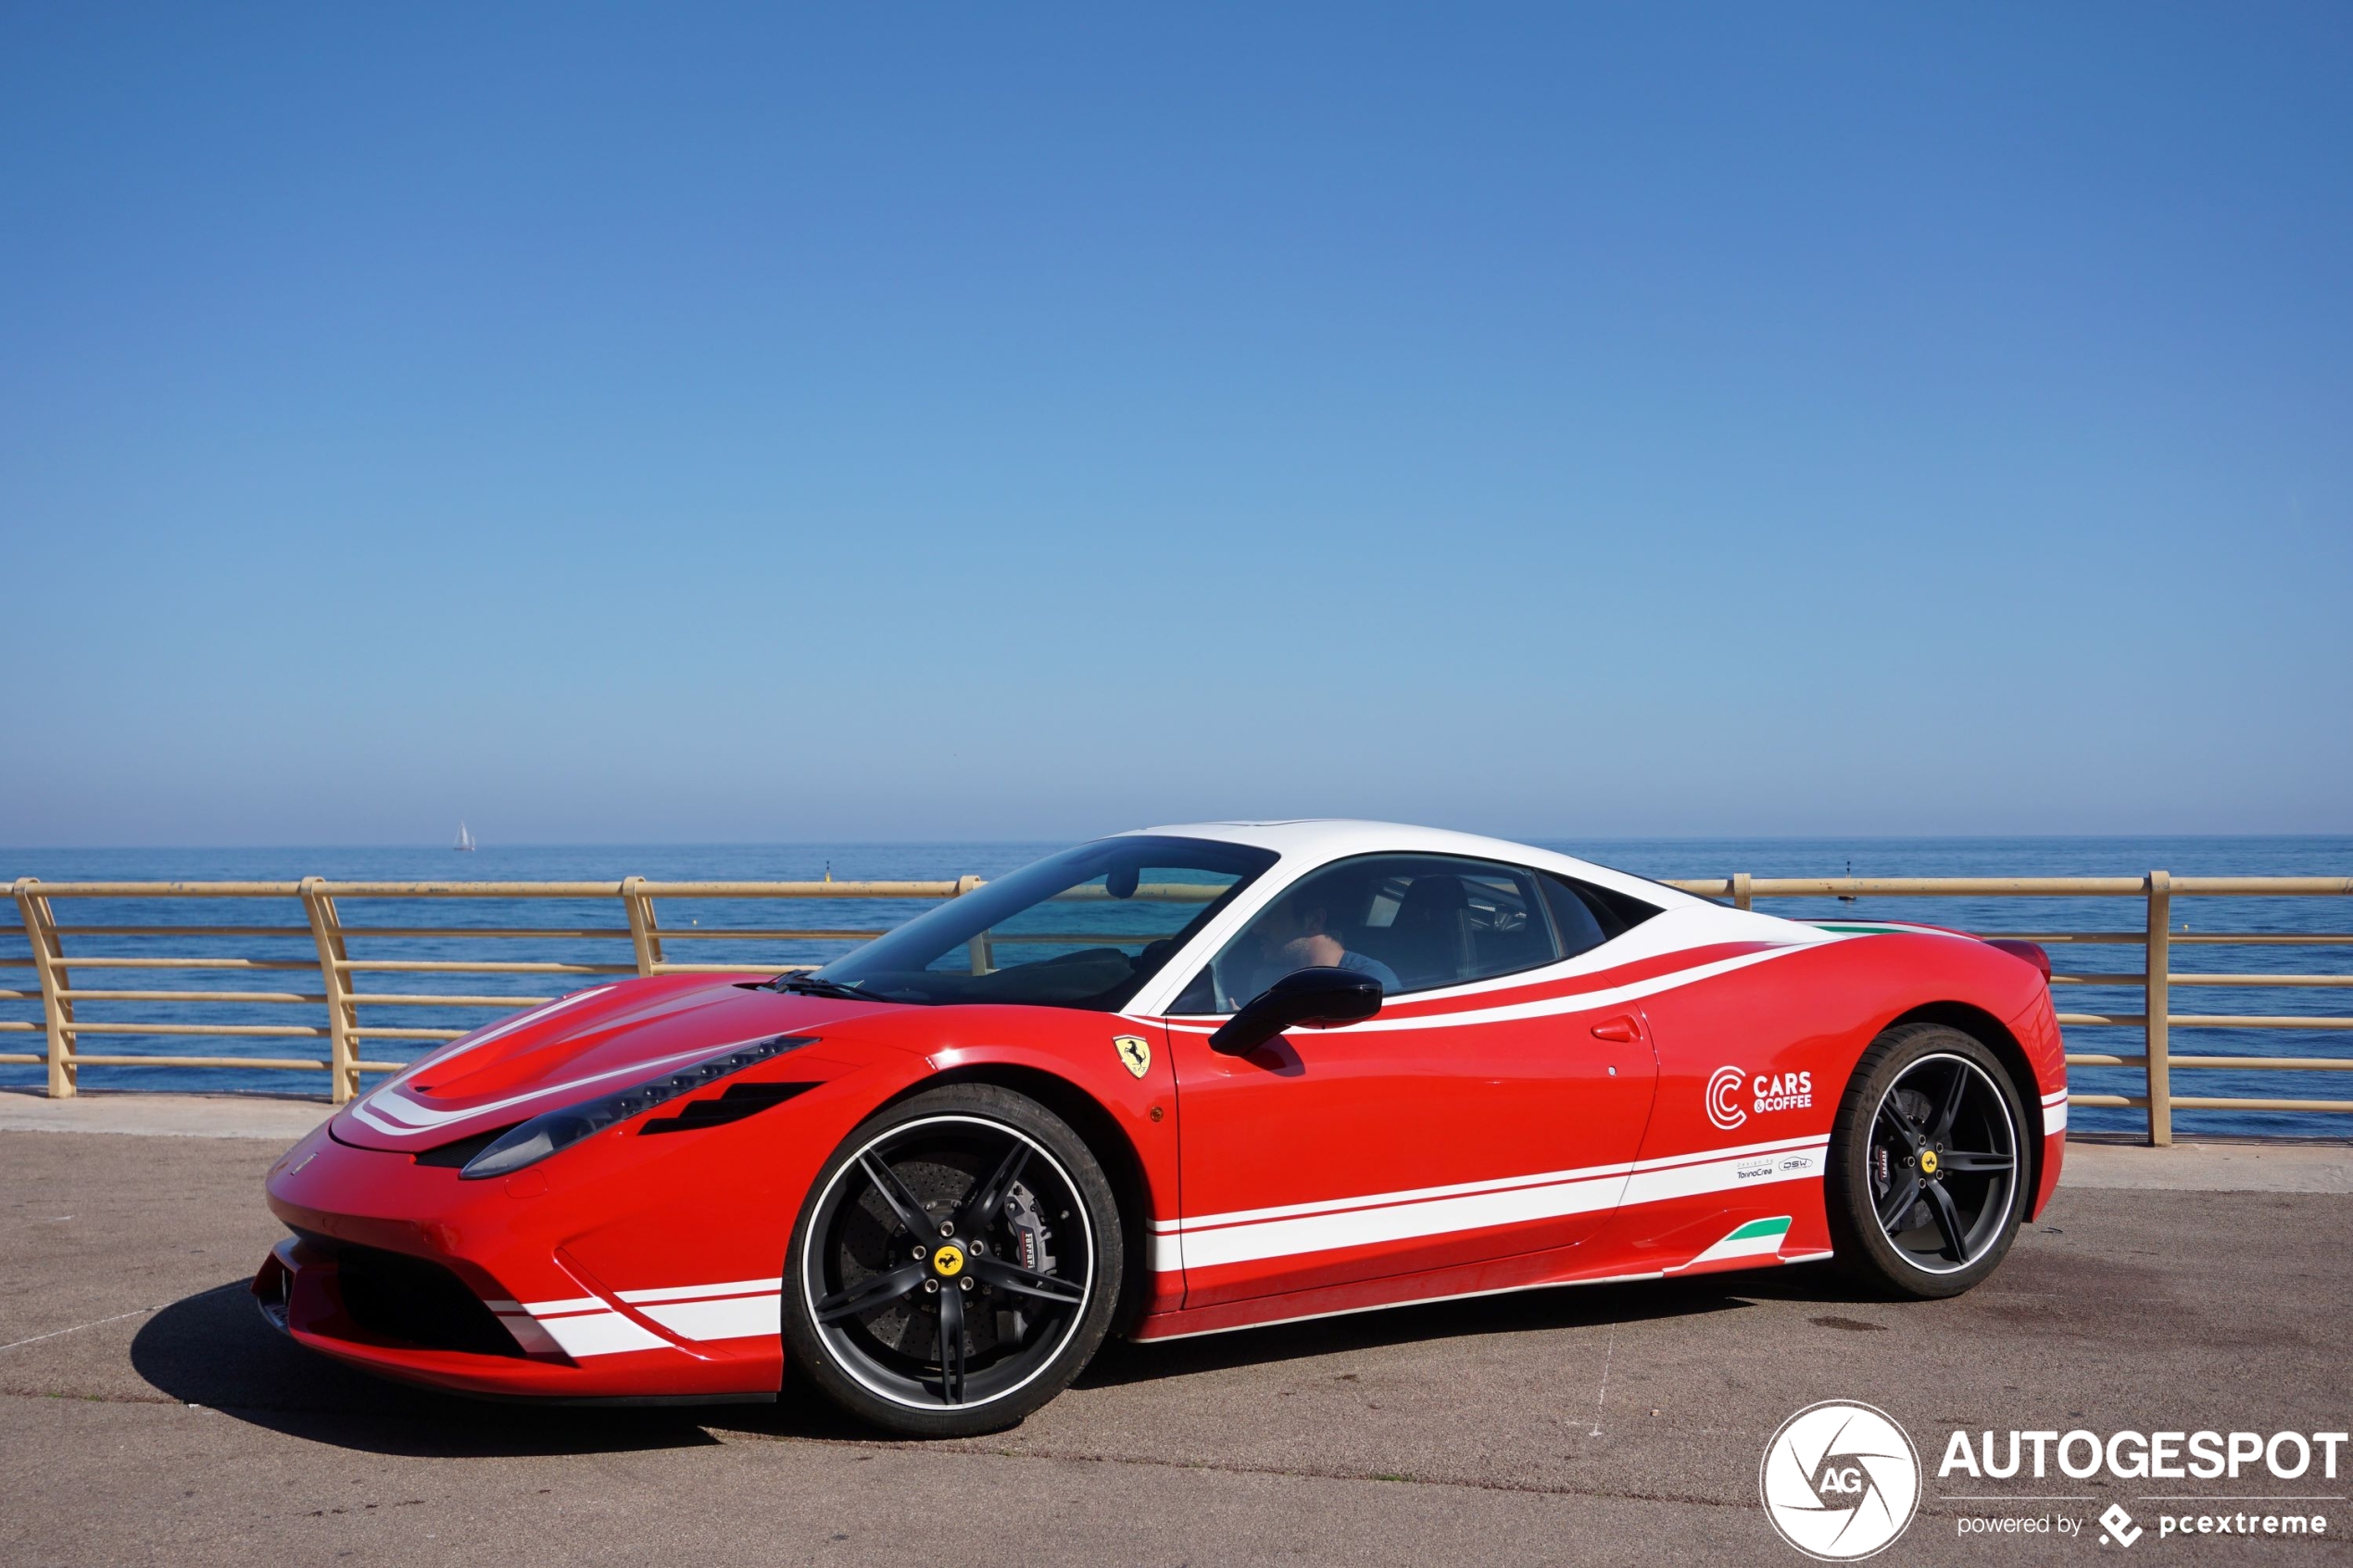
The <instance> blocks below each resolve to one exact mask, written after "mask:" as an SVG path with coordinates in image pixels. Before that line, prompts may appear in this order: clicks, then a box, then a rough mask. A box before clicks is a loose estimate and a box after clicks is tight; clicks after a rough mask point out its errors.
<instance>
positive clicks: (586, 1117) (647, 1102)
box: [458, 1035, 817, 1182]
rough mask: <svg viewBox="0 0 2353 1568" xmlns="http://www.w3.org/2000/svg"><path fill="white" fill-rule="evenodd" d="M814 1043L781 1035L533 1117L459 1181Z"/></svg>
mask: <svg viewBox="0 0 2353 1568" xmlns="http://www.w3.org/2000/svg"><path fill="white" fill-rule="evenodd" d="M816 1038H817V1036H815V1035H777V1036H776V1037H775V1038H774V1039H770V1040H754V1041H752V1042H751V1043H750V1044H749V1045H741V1046H729V1047H727V1048H726V1049H725V1050H724V1051H722V1052H720V1053H719V1054H718V1055H716V1056H710V1057H705V1058H704V1059H703V1060H700V1061H698V1062H695V1063H693V1064H692V1065H690V1066H686V1067H681V1068H679V1069H677V1070H676V1071H675V1072H672V1073H663V1074H662V1075H661V1077H659V1078H648V1080H646V1081H645V1082H644V1083H642V1084H636V1085H631V1086H630V1087H628V1088H625V1089H623V1090H622V1091H620V1092H619V1093H618V1094H610V1095H606V1096H604V1097H603V1098H599V1099H591V1100H583V1101H581V1102H580V1103H579V1104H578V1105H567V1106H565V1107H564V1108H563V1109H562V1110H550V1111H548V1112H547V1114H546V1115H544V1116H535V1117H533V1118H532V1119H531V1120H530V1121H528V1122H525V1123H523V1124H522V1125H521V1126H519V1127H514V1128H510V1129H509V1130H508V1131H507V1132H506V1133H505V1134H504V1135H501V1136H499V1137H498V1138H497V1139H496V1140H495V1141H494V1142H492V1144H491V1145H490V1147H489V1148H485V1149H484V1150H483V1151H482V1152H481V1153H480V1154H477V1155H475V1156H474V1157H473V1158H472V1160H467V1161H466V1168H465V1169H464V1170H462V1171H460V1172H459V1173H458V1179H459V1181H466V1182H478V1181H481V1180H482V1179H483V1178H484V1177H486V1176H503V1175H507V1174H508V1173H510V1172H515V1171H520V1170H522V1168H523V1167H524V1166H526V1165H536V1164H537V1163H539V1161H541V1160H545V1159H547V1157H548V1156H549V1155H551V1154H554V1153H556V1152H558V1151H559V1150H561V1149H567V1148H571V1147H572V1146H573V1144H576V1143H578V1142H579V1141H580V1140H581V1139H583V1138H585V1137H590V1136H593V1135H596V1134H598V1133H601V1132H603V1131H604V1130H605V1129H606V1128H607V1127H610V1126H612V1125H614V1124H615V1123H621V1122H626V1121H628V1120H629V1118H631V1117H632V1116H635V1115H637V1114H639V1113H640V1112H643V1111H648V1110H652V1109H653V1108H654V1107H655V1106H658V1105H661V1104H663V1103H665V1102H667V1101H669V1100H673V1099H676V1098H678V1097H679V1096H680V1095H690V1094H693V1093H694V1092H695V1091H696V1090H697V1089H700V1088H707V1087H709V1086H710V1085H712V1084H715V1083H717V1082H718V1081H719V1080H720V1079H722V1078H724V1077H726V1076H728V1075H729V1074H730V1073H741V1072H742V1071H743V1070H744V1069H745V1068H747V1067H756V1066H758V1065H759V1064H760V1063H761V1062H763V1061H767V1060H771V1059H772V1058H774V1057H780V1056H782V1055H784V1054H785V1053H786V1051H795V1050H799V1048H800V1047H803V1046H806V1045H812V1044H814V1043H815V1041H816Z"/></svg>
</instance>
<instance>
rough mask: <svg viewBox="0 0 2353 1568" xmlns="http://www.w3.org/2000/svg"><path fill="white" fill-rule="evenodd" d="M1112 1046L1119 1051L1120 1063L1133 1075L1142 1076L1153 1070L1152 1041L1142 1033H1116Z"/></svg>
mask: <svg viewBox="0 0 2353 1568" xmlns="http://www.w3.org/2000/svg"><path fill="white" fill-rule="evenodd" d="M1111 1048H1112V1049H1114V1050H1115V1051H1117V1052H1118V1053H1119V1065H1120V1066H1122V1067H1125V1068H1126V1069H1127V1072H1128V1074H1129V1075H1130V1076H1131V1077H1137V1078H1140V1077H1142V1076H1143V1075H1144V1074H1145V1073H1149V1072H1151V1066H1152V1043H1151V1041H1150V1040H1147V1039H1145V1038H1144V1037H1143V1036H1142V1035H1113V1036H1112V1039H1111Z"/></svg>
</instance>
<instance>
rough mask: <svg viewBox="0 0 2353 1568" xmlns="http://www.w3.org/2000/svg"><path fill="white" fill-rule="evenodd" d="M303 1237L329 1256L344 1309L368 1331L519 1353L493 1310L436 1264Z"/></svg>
mask: <svg viewBox="0 0 2353 1568" xmlns="http://www.w3.org/2000/svg"><path fill="white" fill-rule="evenodd" d="M304 1239H305V1240H306V1241H308V1242H310V1243H311V1244H312V1245H313V1246H317V1247H321V1249H322V1250H324V1251H326V1252H328V1253H329V1254H330V1255H331V1256H333V1259H334V1261H335V1276H336V1283H337V1284H338V1286H340V1287H341V1294H342V1296H343V1310H344V1313H345V1315H346V1316H347V1317H348V1318H350V1319H351V1321H352V1322H353V1323H357V1324H359V1326H360V1327H361V1328H364V1329H366V1330H367V1331H368V1332H369V1333H370V1334H373V1335H377V1336H381V1337H383V1338H385V1339H393V1340H398V1341H401V1342H402V1343H405V1344H409V1345H414V1346H416V1347H418V1348H421V1349H426V1350H463V1351H466V1352H468V1353H469V1354H472V1355H476V1356H520V1355H522V1347H521V1346H519V1345H517V1344H516V1343H515V1336H513V1335H511V1334H510V1333H508V1332H507V1328H506V1325H505V1324H504V1323H500V1322H499V1321H498V1318H497V1314H496V1313H494V1312H493V1311H491V1310H490V1309H489V1308H488V1307H486V1306H484V1305H483V1302H482V1298H480V1297H478V1296H476V1295H475V1294H474V1293H473V1292H472V1291H471V1290H469V1289H467V1288H466V1285H465V1282H464V1281H462V1280H460V1279H459V1277H458V1276H457V1275H456V1274H454V1273H450V1272H449V1271H448V1270H447V1269H445V1268H443V1267H442V1266H441V1265H440V1264H438V1263H434V1262H431V1261H427V1260H425V1259H422V1258H411V1257H409V1255H408V1254H406V1253H402V1252H386V1251H384V1250H382V1249H381V1248H373V1247H355V1246H353V1245H352V1244H351V1243H349V1242H344V1241H323V1242H322V1241H321V1238H318V1237H313V1236H306V1237H304Z"/></svg>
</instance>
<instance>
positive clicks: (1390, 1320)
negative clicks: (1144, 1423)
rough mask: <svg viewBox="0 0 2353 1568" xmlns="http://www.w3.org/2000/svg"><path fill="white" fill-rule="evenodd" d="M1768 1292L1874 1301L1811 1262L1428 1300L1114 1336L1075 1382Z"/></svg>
mask: <svg viewBox="0 0 2353 1568" xmlns="http://www.w3.org/2000/svg"><path fill="white" fill-rule="evenodd" d="M1763 1299H1773V1300H1799V1301H1831V1302H1858V1301H1867V1300H1869V1299H1872V1298H1871V1297H1869V1295H1867V1294H1865V1293H1863V1292H1861V1291H1859V1290H1858V1289H1857V1288H1856V1286H1854V1285H1853V1284H1852V1283H1851V1282H1850V1281H1848V1280H1846V1279H1845V1278H1844V1277H1843V1276H1842V1275H1840V1274H1838V1273H1834V1272H1832V1271H1830V1270H1826V1269H1820V1268H1814V1267H1801V1268H1793V1269H1786V1270H1777V1271H1775V1272H1773V1273H1769V1274H1768V1273H1735V1274H1710V1275H1704V1276H1702V1277H1700V1278H1698V1279H1691V1280H1651V1281H1638V1282H1631V1283H1628V1284H1623V1285H1590V1286H1554V1287H1553V1288H1550V1289H1538V1290H1521V1291H1514V1292H1512V1293H1510V1294H1508V1295H1501V1296H1481V1297H1472V1298H1466V1299H1462V1300H1455V1301H1434V1302H1431V1303H1429V1304H1428V1305H1427V1306H1419V1307H1390V1308H1384V1309H1380V1310H1378V1311H1367V1312H1352V1313H1348V1314H1346V1315H1344V1316H1339V1317H1327V1318H1311V1319H1308V1320H1306V1321H1304V1322H1300V1323H1278V1324H1274V1325H1271V1326H1268V1327H1265V1328H1247V1329H1237V1330H1235V1331H1234V1332H1232V1333H1230V1334H1213V1335H1204V1336H1201V1337H1199V1338H1192V1339H1176V1340H1169V1341H1164V1342H1162V1343H1157V1344H1154V1343H1151V1342H1143V1343H1139V1342H1135V1341H1131V1340H1114V1341H1113V1342H1112V1343H1110V1344H1107V1345H1105V1346H1104V1347H1103V1349H1102V1351H1101V1353H1100V1354H1099V1355H1097V1356H1096V1358H1095V1361H1094V1364H1093V1365H1091V1366H1089V1367H1088V1369H1087V1371H1086V1372H1085V1373H1083V1374H1080V1376H1079V1379H1078V1382H1077V1385H1076V1386H1078V1387H1081V1388H1089V1387H1106V1386H1117V1385H1121V1384H1129V1383H1145V1382H1151V1381H1152V1380H1155V1379H1158V1378H1164V1377H1183V1376H1188V1375H1191V1374H1197V1373H1203V1372H1214V1371H1221V1370H1224V1369H1226V1368H1229V1367H1237V1366H1251V1365H1259V1364H1271V1363H1274V1362H1278V1361H1298V1360H1302V1359H1304V1358H1307V1357H1312V1356H1329V1355H1343V1354H1347V1353H1349V1352H1352V1351H1361V1350H1369V1349H1378V1348H1386V1347H1390V1346H1395V1345H1407V1344H1416V1343H1429V1342H1432V1341H1436V1340H1443V1339H1461V1338H1468V1337H1472V1336H1487V1335H1510V1334H1538V1333H1551V1332H1556V1331H1558V1330H1561V1329H1565V1328H1579V1327H1589V1326H1591V1327H1598V1326H1603V1325H1605V1324H1609V1323H1640V1322H1643V1321H1645V1320H1648V1319H1653V1318H1689V1317H1697V1316H1701V1315H1704V1314H1707V1313H1712V1312H1724V1311H1738V1310H1740V1309H1742V1308H1744V1307H1746V1306H1748V1305H1749V1304H1750V1303H1751V1302H1753V1301H1756V1300H1763Z"/></svg>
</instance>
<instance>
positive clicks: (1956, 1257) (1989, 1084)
mask: <svg viewBox="0 0 2353 1568" xmlns="http://www.w3.org/2000/svg"><path fill="white" fill-rule="evenodd" d="M2026 1175H2027V1161H2026V1118H2025V1115H2024V1113H2023V1111H2022V1110H2021V1109H2020V1101H2019V1097H2018V1090H2017V1087H2016V1085H2013V1084H2012V1083H2011V1082H2010V1077H2009V1073H2008V1072H2007V1069H2005V1068H2004V1067H2003V1066H2002V1063H2001V1061H2000V1060H1999V1059H1998V1058H1996V1057H1995V1056H1994V1053H1993V1052H1992V1051H1990V1050H1988V1049H1986V1048H1985V1047H1984V1046H1983V1045H1982V1043H1981V1042H1979V1041H1978V1040H1977V1039H1976V1038H1974V1037H1973V1036H1971V1035H1967V1034H1964V1033H1962V1032H1961V1031H1960V1030H1958V1029H1954V1028H1951V1027H1948V1026H1947V1025H1944V1024H1941V1023H1907V1024H1901V1025H1898V1026H1897V1027H1895V1028H1894V1029H1890V1030H1888V1031H1887V1032H1886V1033H1885V1034H1883V1035H1881V1036H1880V1037H1879V1038H1878V1039H1876V1040H1874V1041H1872V1042H1871V1046H1870V1048H1869V1050H1867V1051H1865V1052H1864V1053H1863V1058H1862V1060H1861V1061H1859V1062H1858V1063H1856V1069H1855V1075H1854V1077H1853V1078H1852V1079H1851V1080H1849V1082H1848V1084H1847V1087H1846V1094H1845V1096H1844V1098H1843V1099H1841V1101H1840V1102H1839V1108H1838V1119H1837V1121H1836V1123H1834V1125H1833V1128H1832V1131H1831V1169H1830V1181H1829V1183H1828V1191H1827V1194H1826V1196H1827V1197H1828V1198H1829V1209H1830V1219H1831V1235H1832V1238H1833V1240H1834V1241H1835V1242H1836V1244H1837V1248H1838V1257H1839V1261H1840V1262H1841V1264H1842V1265H1843V1266H1844V1267H1845V1268H1846V1270H1847V1271H1848V1272H1849V1273H1852V1274H1854V1275H1856V1277H1858V1278H1860V1279H1862V1280H1864V1281H1866V1282H1867V1283H1869V1284H1871V1285H1873V1286H1878V1287H1880V1288H1882V1289H1887V1290H1893V1291H1894V1292H1897V1293H1899V1294H1901V1295H1906V1296H1913V1297H1921V1298H1934V1297H1944V1296H1958V1295H1959V1294H1960V1293H1961V1292H1962V1291H1964V1290H1967V1289H1969V1287H1970V1286H1974V1285H1976V1284H1977V1283H1978V1282H1979V1281H1980V1280H1982V1279H1983V1278H1984V1277H1985V1276H1986V1275H1988V1274H1990V1273H1993V1272H1994V1268H1995V1267H1996V1266H1997V1265H1999V1264H2000V1262H2001V1261H2002V1258H2003V1255H2004V1254H2005V1253H2007V1251H2008V1250H2009V1248H2010V1242H2011V1240H2012V1239H2013V1238H2014V1237H2015V1236H2017V1235H2018V1226H2019V1221H2020V1217H2021V1216H2022V1214H2023V1212H2024V1208H2025V1195H2026Z"/></svg>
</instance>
